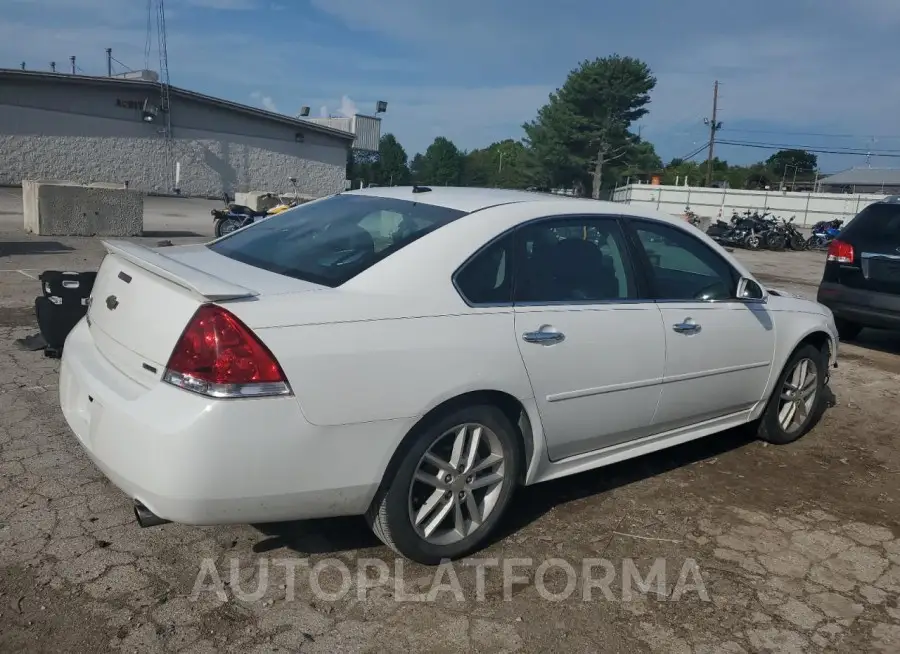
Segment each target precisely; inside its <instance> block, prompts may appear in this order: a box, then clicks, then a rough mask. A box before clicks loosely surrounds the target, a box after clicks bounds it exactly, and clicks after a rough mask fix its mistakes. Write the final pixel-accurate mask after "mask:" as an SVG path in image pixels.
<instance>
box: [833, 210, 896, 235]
mask: <svg viewBox="0 0 900 654" xmlns="http://www.w3.org/2000/svg"><path fill="white" fill-rule="evenodd" d="M844 238H847V239H850V238H862V239H864V240H866V241H881V240H886V241H890V242H891V243H900V204H893V203H886V202H885V203H881V202H879V203H876V204H870V205H869V206H868V207H866V208H865V209H863V210H862V211H860V212H859V213H858V214H857V215H856V217H855V218H853V220H851V221H850V222H849V223H847V227H845V228H844Z"/></svg>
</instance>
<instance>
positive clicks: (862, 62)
mask: <svg viewBox="0 0 900 654" xmlns="http://www.w3.org/2000/svg"><path fill="white" fill-rule="evenodd" d="M278 1H279V0H169V2H167V3H166V4H167V8H168V6H169V5H171V7H172V10H170V11H171V14H172V15H173V16H174V18H172V19H171V20H170V21H169V35H168V46H169V67H170V73H171V78H172V83H173V84H176V85H179V86H184V87H187V88H192V89H195V90H197V91H200V92H203V93H209V94H211V95H221V96H223V97H226V98H233V99H237V100H239V101H240V99H241V98H244V99H247V98H248V97H249V98H251V100H252V101H253V103H254V104H256V105H257V106H264V107H266V108H270V109H271V110H274V107H275V106H276V105H279V106H282V107H299V106H301V105H309V106H312V107H322V109H321V112H322V113H323V114H325V115H327V112H328V108H331V109H332V111H334V112H335V113H338V114H342V115H348V114H350V115H352V114H353V113H356V112H357V111H359V107H362V108H363V110H362V111H363V113H371V112H372V110H373V109H374V103H375V102H376V101H377V100H386V101H388V103H389V109H388V112H387V114H386V115H384V116H383V125H382V127H383V131H385V132H388V131H392V132H395V133H396V134H397V135H398V137H399V138H400V139H401V141H402V142H403V143H404V145H405V146H406V147H407V149H409V150H410V154H412V153H414V152H415V151H418V150H423V149H424V148H425V147H427V145H428V144H429V143H430V141H431V140H432V139H433V138H434V137H435V136H441V135H443V136H447V137H448V138H451V139H453V140H454V141H455V142H456V143H457V144H458V145H459V146H460V147H463V148H473V147H478V146H481V145H485V144H487V143H489V142H490V141H493V140H497V139H500V138H504V137H514V138H521V136H522V135H523V134H522V130H521V128H520V125H521V123H523V122H525V121H527V120H530V119H532V118H533V117H534V115H535V113H536V112H537V109H538V108H539V107H540V106H541V105H542V104H543V103H545V102H546V101H547V94H548V93H549V92H550V91H552V90H553V89H554V88H555V87H557V86H559V85H561V84H562V83H563V81H564V79H565V76H566V74H567V73H568V72H569V70H570V69H571V68H573V67H574V66H576V65H577V62H578V61H579V60H581V59H584V58H592V57H595V56H602V55H604V54H608V53H610V52H614V51H616V50H618V51H620V52H621V53H622V54H630V55H633V56H637V57H641V58H644V59H646V60H647V61H648V63H649V64H650V65H651V68H653V70H654V72H655V74H656V75H657V77H658V79H659V82H658V86H657V89H656V90H655V92H654V93H653V94H652V104H651V106H650V114H649V115H648V117H647V118H646V119H645V120H644V121H642V122H643V127H644V132H643V133H644V136H645V137H647V138H649V139H650V140H653V141H656V142H659V143H664V144H666V145H665V147H666V148H668V149H669V150H672V149H677V150H681V149H682V145H684V146H686V148H685V150H684V151H687V147H689V146H690V144H691V143H692V142H693V141H702V140H703V139H704V138H705V135H704V129H703V125H702V119H703V118H704V117H706V116H708V115H709V113H710V110H711V95H712V83H713V80H714V79H716V78H718V79H719V80H720V81H721V90H720V102H719V109H720V119H721V120H723V121H724V122H725V130H724V131H723V133H722V134H723V137H724V135H725V134H727V130H728V128H729V127H733V126H735V125H736V124H739V123H741V122H743V121H756V122H760V123H764V124H765V125H774V126H776V127H781V128H784V129H790V128H792V127H793V129H794V130H796V131H829V132H853V133H856V132H859V131H860V130H866V131H871V132H873V133H875V134H886V133H894V132H896V131H897V128H896V127H895V122H896V120H895V113H896V112H895V110H894V107H896V106H897V104H898V103H900V88H895V87H894V85H891V84H889V83H887V81H886V80H885V79H881V77H882V76H889V75H890V73H889V71H888V70H886V69H885V67H884V66H885V64H883V62H884V61H892V60H893V59H894V58H896V55H898V54H900V47H898V46H897V45H895V44H894V41H893V39H889V38H885V35H884V30H886V29H891V27H889V26H893V27H896V25H897V24H898V23H900V0H855V2H852V3H851V2H846V1H844V0H791V2H790V3H789V5H790V6H788V5H787V4H786V5H785V6H784V7H783V9H784V12H782V13H785V12H787V13H791V12H793V13H791V15H790V16H789V17H787V18H783V17H782V16H781V15H779V20H780V22H773V21H771V20H769V19H768V18H766V17H765V16H763V14H765V7H770V6H772V5H774V4H775V2H774V1H773V2H770V0H760V2H761V3H762V4H763V5H764V7H762V8H760V7H757V6H756V5H753V6H752V7H750V6H746V7H743V8H740V9H738V8H735V14H734V15H731V14H730V13H729V12H718V13H716V12H713V11H709V7H710V6H711V5H712V3H711V2H710V3H705V2H703V1H701V0H683V2H682V3H680V4H678V6H677V7H676V6H675V5H672V4H670V3H664V2H662V0H659V1H658V2H656V3H653V2H652V1H651V5H654V7H655V9H654V10H653V11H651V7H648V9H647V12H645V14H644V15H643V17H642V18H641V20H640V21H638V20H634V21H631V22H628V21H624V22H623V21H622V20H618V19H616V18H615V17H612V18H610V19H609V20H603V19H605V18H607V17H608V16H609V15H610V12H619V14H617V15H618V16H621V11H622V10H621V9H610V8H605V9H604V8H601V9H597V8H596V7H595V8H591V7H588V6H582V4H581V3H580V0H563V3H561V5H560V7H559V8H554V9H552V10H551V9H550V8H549V6H548V5H546V4H544V5H541V4H533V3H513V0H494V1H492V2H489V3H486V2H484V0H454V2H453V3H444V2H430V3H424V2H421V1H420V0H382V1H381V2H379V3H378V6H377V8H376V9H372V5H371V3H367V2H363V1H362V0H311V3H312V4H313V5H314V6H315V7H316V8H317V9H319V10H320V11H322V12H324V13H326V14H327V15H328V16H329V17H331V19H333V20H337V21H339V22H343V23H344V24H345V26H346V27H348V28H349V29H350V30H353V31H355V32H357V33H358V34H357V37H358V38H347V39H342V40H335V39H334V38H333V37H332V34H333V31H331V32H329V40H327V41H317V40H316V38H315V36H313V37H312V38H310V37H309V36H308V35H306V36H303V37H302V38H301V37H299V36H296V35H294V34H293V33H292V31H291V30H287V31H279V30H278V29H277V28H276V29H275V30H274V31H272V29H270V28H266V29H265V30H264V31H260V32H258V33H257V32H254V31H253V30H254V29H255V28H254V27H252V26H249V25H244V24H243V22H244V21H242V19H241V15H240V14H234V13H230V12H226V13H221V14H219V15H218V19H217V21H216V23H215V24H216V25H226V26H224V27H216V28H214V29H205V28H202V27H201V28H199V29H198V26H197V24H196V23H192V22H188V20H187V18H186V17H189V16H190V14H189V12H188V8H190V7H191V6H193V7H195V8H197V7H199V6H201V5H202V6H205V7H207V8H217V9H232V10H235V11H236V10H238V9H242V8H243V9H246V8H249V7H251V6H256V7H259V8H260V9H262V10H264V11H273V10H275V5H273V4H272V2H278ZM0 2H2V3H4V9H5V10H9V9H10V7H11V12H10V11H5V12H4V21H2V22H0V61H4V62H7V63H6V64H5V65H17V64H18V62H20V61H22V60H25V61H26V62H27V64H28V66H29V68H32V69H44V70H46V69H48V68H49V62H50V61H51V60H55V61H56V62H57V63H58V65H59V66H60V68H65V64H66V63H67V62H68V57H69V56H70V55H72V54H75V55H77V56H78V65H79V66H80V67H81V68H82V69H84V70H85V71H87V72H89V73H95V74H104V73H105V68H106V62H105V54H104V48H106V47H112V48H113V56H114V57H116V58H117V59H119V60H121V61H122V62H123V63H125V64H127V65H129V66H131V67H141V66H142V65H143V64H144V43H145V38H146V32H145V29H146V27H145V26H146V4H145V2H144V1H143V0H140V1H138V0H130V2H128V3H123V2H122V0H0ZM781 2H783V0H781ZM286 5H287V3H285V2H284V1H283V0H281V5H280V6H281V7H285V6H286ZM513 6H514V9H512V8H511V7H513ZM704 6H705V7H706V8H705V9H703V8H702V7H704ZM577 7H581V8H577ZM180 9H184V10H185V11H184V12H182V13H181V15H176V12H177V11H178V10H180ZM290 9H291V11H296V9H295V8H293V7H290ZM51 10H52V11H51ZM204 15H205V14H204ZM210 15H213V14H212V13H211V14H210ZM801 15H802V18H801V17H799V16H801ZM782 18H783V20H782ZM289 19H290V17H289V16H288V15H287V13H286V12H285V14H284V15H279V20H282V21H289ZM226 20H230V21H231V22H232V25H231V26H227V25H228V24H227V23H225V22H224V21H226ZM316 20H318V19H317V18H316V15H315V13H311V14H309V15H307V14H304V15H303V23H302V25H304V26H306V27H307V28H308V27H309V25H310V21H312V24H316V23H315V21H316ZM561 33H564V34H565V38H560V36H559V35H560V34H561ZM313 34H315V31H313ZM874 35H877V39H876V38H875V36H874ZM867 39H868V40H867ZM152 45H153V50H154V52H153V53H152V54H151V57H150V64H151V66H153V64H154V63H155V62H157V61H158V59H157V57H156V53H155V46H156V42H155V37H154V39H153V40H152ZM153 67H155V66H153ZM261 71H264V73H261ZM263 75H264V77H263ZM262 80H264V81H262ZM254 92H256V93H257V95H252V94H253V93H254ZM351 98H352V99H351ZM760 140H761V139H760ZM848 145H849V144H848ZM884 147H888V146H884ZM894 147H898V146H894ZM668 154H683V152H681V151H679V152H677V153H674V152H672V153H669V152H667V155H668ZM745 154H747V153H746V152H745ZM756 154H762V153H757V152H750V153H749V154H747V156H749V157H751V158H752V157H753V156H755V155H756Z"/></svg>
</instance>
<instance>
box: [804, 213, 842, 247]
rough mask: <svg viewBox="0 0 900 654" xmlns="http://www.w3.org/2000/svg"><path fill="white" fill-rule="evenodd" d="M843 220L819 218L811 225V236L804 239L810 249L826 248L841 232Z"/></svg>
mask: <svg viewBox="0 0 900 654" xmlns="http://www.w3.org/2000/svg"><path fill="white" fill-rule="evenodd" d="M843 224H844V221H843V220H821V221H819V222H817V223H816V224H815V225H813V228H812V236H810V237H809V238H808V239H806V247H807V248H808V249H810V250H826V249H828V246H829V245H831V242H832V241H833V240H834V239H836V238H837V237H838V236H840V234H841V226H843Z"/></svg>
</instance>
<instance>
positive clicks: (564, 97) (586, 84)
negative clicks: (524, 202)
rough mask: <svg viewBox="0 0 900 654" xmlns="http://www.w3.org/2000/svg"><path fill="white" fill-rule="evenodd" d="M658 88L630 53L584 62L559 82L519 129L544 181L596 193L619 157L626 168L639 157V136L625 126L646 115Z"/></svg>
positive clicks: (644, 65)
mask: <svg viewBox="0 0 900 654" xmlns="http://www.w3.org/2000/svg"><path fill="white" fill-rule="evenodd" d="M655 86H656V78H655V77H653V75H652V73H651V71H650V68H649V67H648V66H647V64H645V63H644V62H642V61H640V60H638V59H633V58H631V57H622V56H619V55H612V56H609V57H604V58H600V59H595V60H593V61H583V62H582V63H581V64H580V66H579V67H578V68H576V69H575V70H573V71H571V72H570V73H569V76H568V77H567V79H566V81H565V83H564V84H563V86H562V87H561V88H559V89H557V91H556V92H555V93H551V94H550V98H549V102H548V103H547V104H546V105H544V106H543V107H541V109H540V110H538V115H537V118H536V119H535V120H534V121H532V122H530V123H526V124H525V125H524V126H523V127H524V129H525V133H526V135H527V141H528V144H529V146H530V147H531V148H532V149H533V151H534V153H535V155H536V157H537V159H538V160H539V161H541V162H542V168H543V171H542V173H543V174H542V175H541V176H542V177H543V181H544V182H548V183H550V184H552V185H566V186H575V187H584V186H587V185H588V184H589V185H590V186H591V188H592V197H595V198H598V197H599V196H600V188H601V186H602V184H603V182H604V180H605V181H612V179H613V178H614V177H615V176H616V172H615V170H610V169H608V168H607V166H608V164H611V163H613V162H616V161H620V160H621V161H622V162H623V164H624V165H623V166H621V167H620V168H627V167H628V165H629V164H632V163H633V162H634V160H635V159H636V158H637V156H636V155H637V151H636V148H637V146H638V145H639V144H640V143H641V141H640V139H639V138H638V137H637V136H636V135H634V134H632V133H631V132H629V128H630V127H631V125H632V124H633V123H634V122H635V121H636V120H639V119H640V118H641V117H643V116H644V115H646V114H647V108H646V107H647V104H648V103H649V102H650V95H649V94H650V91H652V90H653V88H654V87H655Z"/></svg>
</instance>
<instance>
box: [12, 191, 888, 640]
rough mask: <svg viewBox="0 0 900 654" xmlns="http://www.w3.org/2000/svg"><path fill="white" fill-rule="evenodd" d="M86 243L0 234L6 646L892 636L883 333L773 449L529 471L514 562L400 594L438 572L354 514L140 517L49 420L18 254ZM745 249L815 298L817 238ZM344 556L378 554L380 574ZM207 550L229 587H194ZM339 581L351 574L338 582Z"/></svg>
mask: <svg viewBox="0 0 900 654" xmlns="http://www.w3.org/2000/svg"><path fill="white" fill-rule="evenodd" d="M172 202H173V203H174V202H178V201H174V200H173V201H172ZM182 202H183V201H182ZM173 206H174V205H173ZM178 206H181V205H178ZM204 211H206V214H207V215H208V211H207V210H205V209H204ZM185 213H188V212H187V210H185ZM199 220H200V218H197V223H198V224H199ZM204 223H205V220H204ZM204 229H208V226H207V227H204ZM203 233H205V232H203ZM180 238H190V237H180ZM42 241H46V242H50V241H52V242H54V243H57V244H61V245H63V246H65V247H67V248H71V249H59V248H57V247H56V246H54V247H53V248H50V247H49V246H48V247H45V248H42V247H38V245H39V244H40V243H41V242H42ZM173 241H175V242H178V240H176V239H175V238H173ZM22 242H26V243H28V244H30V245H29V248H25V249H26V250H27V251H26V252H22V249H23V248H22V247H21V243H22ZM10 244H16V245H15V247H13V246H10ZM4 248H6V249H4ZM48 250H49V251H48ZM100 256H101V247H100V245H99V242H97V241H95V240H92V239H64V238H57V239H43V240H42V239H39V238H37V237H27V238H26V237H24V236H23V235H22V234H20V233H16V232H13V231H9V230H7V231H3V230H2V229H0V269H2V270H3V272H0V370H2V371H3V372H2V374H0V651H10V652H12V651H29V652H44V651H46V652H58V651H90V650H94V651H98V652H107V651H109V652H196V653H200V652H254V653H262V652H276V651H277V652H304V653H305V652H327V653H335V652H421V651H429V652H448V653H450V652H476V651H477V652H485V653H488V652H497V653H499V652H510V653H511V652H539V651H550V650H556V649H562V650H564V651H567V652H595V651H604V652H629V653H630V652H654V653H656V652H659V653H665V654H669V653H676V654H680V653H684V654H713V653H720V654H739V653H742V652H785V653H793V652H859V651H866V652H885V653H894V652H898V651H900V510H898V506H897V501H898V497H900V495H898V490H900V454H898V452H897V448H896V439H895V438H894V434H895V433H896V429H895V427H894V426H893V425H896V424H897V419H898V417H900V404H898V402H897V397H898V392H900V385H898V375H900V357H898V356H897V352H900V340H898V339H896V338H893V337H890V336H887V335H883V334H879V333H873V334H871V335H869V334H866V333H864V335H863V337H862V339H863V340H862V341H861V342H860V343H858V344H854V345H846V346H844V347H843V351H842V356H841V361H840V366H841V367H840V368H839V369H838V370H837V371H835V375H834V378H833V381H832V388H833V391H834V394H835V396H836V400H835V401H836V405H835V406H834V407H833V408H831V409H830V410H828V411H827V413H826V414H825V416H824V418H823V420H822V422H821V424H819V425H818V426H817V427H816V429H815V430H814V431H813V432H812V433H810V434H809V435H808V436H807V437H805V438H804V439H802V440H801V441H800V442H798V443H795V444H793V445H790V446H785V447H775V446H766V445H764V444H762V443H759V442H756V441H753V440H750V439H748V438H747V436H746V435H745V434H743V433H735V432H728V433H725V434H720V435H717V436H714V437H711V438H709V439H706V440H704V441H701V442H698V443H692V444H688V445H686V446H683V447H679V448H676V449H673V450H668V451H665V452H661V453H658V454H655V455H652V456H649V457H644V458H641V459H637V460H633V461H630V462H625V463H623V464H618V465H616V466H612V467H610V468H606V469H601V470H598V471H594V472H590V473H586V474H582V475H579V476H577V477H573V478H568V479H563V480H559V481H555V482H549V483H546V484H541V485H538V486H535V487H531V488H529V489H524V490H523V491H522V492H520V493H519V494H518V496H517V497H516V499H515V501H514V506H513V509H512V511H511V515H509V517H508V519H507V520H506V521H505V522H504V524H503V526H502V529H501V533H500V534H498V535H497V537H496V538H495V540H494V542H493V543H492V544H491V545H490V547H489V548H487V550H485V551H484V552H482V553H481V554H479V558H493V559H497V560H499V561H500V564H501V568H502V564H503V561H510V560H512V559H515V558H519V559H521V558H526V559H530V560H531V562H532V564H530V565H523V567H520V568H518V569H517V574H518V575H520V576H521V577H522V579H520V580H518V581H517V583H515V584H512V585H511V586H509V585H505V584H504V582H503V578H502V574H501V569H497V568H488V569H487V570H486V572H484V577H483V586H481V587H480V589H481V592H479V581H478V578H477V577H478V574H477V571H476V569H475V568H473V567H472V566H467V565H464V564H462V563H459V564H456V565H454V566H453V568H452V571H453V575H452V576H454V577H455V578H456V579H458V587H459V589H461V592H460V593H459V595H460V596H459V597H456V596H455V593H454V592H453V590H452V589H450V590H445V591H444V592H440V593H435V594H434V597H433V598H431V599H432V601H410V600H409V595H414V594H416V593H418V592H421V593H428V591H429V590H430V589H433V588H434V585H433V583H432V582H433V580H434V577H435V575H436V569H433V568H425V567H422V566H417V565H414V564H412V563H409V562H404V561H399V562H398V561H397V559H396V557H395V556H394V555H393V554H392V553H390V552H389V551H388V550H387V549H386V548H384V547H383V546H381V545H380V544H379V543H378V542H377V541H376V540H375V538H374V537H373V536H372V535H371V534H370V533H369V532H368V530H367V528H366V526H365V525H364V523H363V522H362V520H361V519H355V518H346V519H337V520H323V521H312V522H305V523H291V524H279V525H259V526H251V525H246V526H229V527H216V528H212V527H210V528H193V527H185V526H180V525H171V524H167V525H163V526H161V527H156V528H151V529H145V530H142V529H140V528H138V527H137V525H136V523H135V520H134V517H133V514H132V511H131V503H130V501H129V498H127V497H125V496H124V495H122V494H121V493H120V492H119V491H118V490H117V489H116V488H115V487H113V486H112V485H111V484H110V483H109V482H107V481H106V480H105V478H104V477H103V476H102V475H101V474H100V473H99V471H97V470H96V469H95V468H94V466H93V465H92V464H91V463H90V461H89V460H88V459H87V457H86V456H85V455H84V454H82V452H81V451H80V449H79V447H78V445H77V442H76V440H75V438H74V437H73V436H72V435H71V434H70V433H69V431H68V428H67V427H66V425H65V422H64V420H63V418H62V415H61V414H60V411H59V408H58V401H57V394H56V381H57V370H58V362H57V361H54V360H51V359H47V358H44V356H43V354H42V353H40V352H37V353H30V352H22V351H19V350H17V349H15V347H14V345H13V340H14V339H15V338H19V337H22V336H25V335H27V334H30V333H33V332H34V331H36V326H35V324H34V318H33V311H32V309H31V302H32V301H33V298H34V296H35V295H36V294H37V293H38V292H39V287H38V284H37V282H36V281H35V280H33V279H31V278H30V277H29V276H28V275H25V274H19V273H17V272H15V271H17V270H25V271H26V272H27V271H29V270H36V271H40V270H43V269H60V268H67V269H70V268H76V269H89V268H91V267H93V268H96V266H97V265H98V263H99V260H100ZM740 256H741V258H742V259H744V260H745V261H746V262H747V263H748V264H749V265H750V266H751V268H752V269H756V270H760V271H765V273H766V275H768V276H770V277H776V276H777V278H778V280H777V281H778V282H779V284H780V285H781V286H785V285H787V286H788V287H789V290H794V291H799V292H803V293H806V294H809V293H814V289H815V283H816V282H817V281H818V280H817V278H816V275H818V272H819V271H820V270H821V258H822V255H820V254H816V253H801V254H792V253H742V254H740ZM10 271H11V272H10ZM767 281H769V280H767ZM247 473H248V474H253V471H252V470H250V469H248V471H247ZM290 558H294V559H296V560H301V559H302V560H305V563H307V564H308V565H309V566H310V567H312V566H315V565H316V564H317V563H318V564H319V565H320V566H322V565H323V562H324V567H323V568H322V570H323V572H322V574H321V575H320V576H319V577H318V581H319V582H320V583H321V586H322V589H323V590H326V591H328V592H332V593H333V594H334V595H340V596H339V597H336V598H332V599H330V600H329V599H327V598H323V597H322V596H321V595H319V596H316V593H314V592H313V589H312V587H311V586H310V584H309V583H308V578H307V576H305V575H304V574H303V573H302V570H303V569H302V568H298V569H297V573H296V575H295V579H294V580H293V581H295V582H296V583H292V579H291V578H290V575H289V570H288V568H287V567H286V566H285V565H279V564H278V563H279V562H284V561H286V560H288V559H290ZM361 559H377V560H380V561H383V562H384V564H385V565H384V567H383V569H382V570H381V571H380V572H381V573H382V575H383V576H382V577H381V578H380V579H379V578H376V573H377V572H379V571H378V570H377V569H376V567H375V566H373V565H372V562H371V561H370V562H368V564H367V563H366V562H364V561H361ZM548 559H560V560H562V561H565V562H568V563H569V564H571V565H572V566H573V568H574V569H575V570H576V571H579V577H578V580H577V587H576V590H575V592H573V593H571V595H569V596H568V597H567V598H565V599H562V600H561V601H549V600H548V599H545V597H546V595H547V592H553V593H563V594H565V593H564V592H563V591H564V590H566V582H567V579H566V577H565V575H564V574H562V573H561V568H559V566H555V567H551V569H550V570H548V571H546V574H545V575H542V574H540V573H539V572H538V570H539V567H538V566H539V565H540V563H541V562H542V561H545V560H548ZM584 559H605V560H607V561H609V562H610V564H611V567H612V569H614V571H615V572H616V574H615V578H614V579H613V580H612V582H611V584H610V587H609V588H610V590H611V593H610V595H611V597H610V598H606V597H605V596H604V593H603V592H601V591H600V590H599V589H595V591H594V592H593V593H592V596H591V599H590V601H584V598H583V593H582V590H583V588H582V582H583V578H582V577H581V575H580V571H581V569H582V568H581V566H582V560H584ZM660 559H661V560H663V561H664V563H665V575H664V579H663V583H662V587H661V588H658V587H657V585H656V584H655V583H653V584H648V586H649V587H650V588H649V590H647V591H646V592H637V591H635V590H632V592H631V593H630V596H628V594H627V593H626V592H625V590H624V589H623V585H624V581H623V580H624V577H625V575H624V570H625V567H623V566H626V564H628V562H633V563H634V566H635V568H636V569H637V571H638V573H639V575H640V576H641V577H644V578H647V579H649V573H650V571H651V568H652V566H653V564H654V562H655V561H658V560H660ZM204 561H206V562H207V563H206V565H210V566H212V565H214V566H215V570H216V571H217V573H218V575H219V577H220V578H221V580H222V585H221V586H220V587H219V590H221V591H222V592H223V593H224V595H225V597H226V601H224V602H223V601H221V600H220V598H219V597H218V596H217V593H216V592H215V590H212V589H207V590H204V591H202V592H199V593H196V592H195V584H196V582H197V580H198V575H199V573H200V571H201V566H202V565H204ZM687 561H694V562H696V566H697V569H698V570H699V573H700V578H701V579H702V585H703V587H704V589H705V591H706V593H707V594H708V596H707V598H706V600H708V601H706V600H704V598H703V597H701V594H700V593H699V592H694V591H692V590H687V591H685V592H684V593H683V595H682V596H681V597H680V598H678V599H677V601H676V600H675V598H676V597H677V595H678V593H677V590H676V588H677V586H678V581H679V572H680V571H682V572H683V565H684V564H685V562H687ZM232 566H234V568H233V569H232ZM341 566H344V567H345V568H346V571H347V575H346V576H345V577H342V576H341V575H340V574H338V573H337V572H338V571H339V570H340V569H341ZM626 567H627V566H626ZM446 572H447V571H446V570H444V573H446ZM599 576H602V571H601V572H598V573H595V575H594V577H595V578H596V577H599ZM398 579H401V580H402V588H401V589H400V590H402V591H403V594H402V595H401V593H400V590H398V586H397V583H396V582H397V580H398ZM260 580H265V581H266V582H267V583H264V584H262V585H261V586H260V585H259V582H260ZM444 581H446V577H445V578H444ZM342 582H345V587H344V588H343V590H346V591H347V592H345V593H344V594H340V593H336V592H334V591H336V590H341V588H340V586H341V584H342ZM235 586H237V587H238V588H237V589H236V588H235ZM258 586H259V587H260V588H261V589H262V590H263V591H264V592H263V593H261V594H258V595H259V596H252V592H253V590H255V589H256V588H257V587H258ZM445 588H450V587H449V586H447V587H445ZM542 591H543V592H542ZM658 591H661V593H658ZM542 595H543V597H542Z"/></svg>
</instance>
